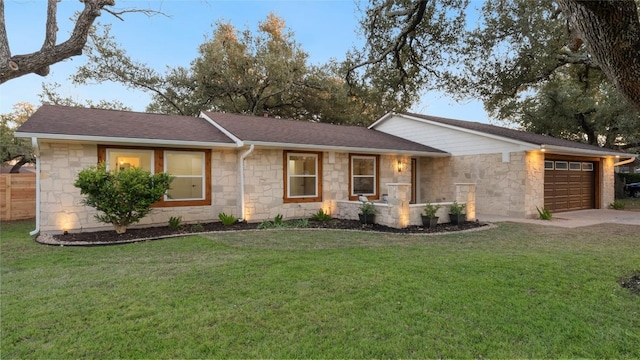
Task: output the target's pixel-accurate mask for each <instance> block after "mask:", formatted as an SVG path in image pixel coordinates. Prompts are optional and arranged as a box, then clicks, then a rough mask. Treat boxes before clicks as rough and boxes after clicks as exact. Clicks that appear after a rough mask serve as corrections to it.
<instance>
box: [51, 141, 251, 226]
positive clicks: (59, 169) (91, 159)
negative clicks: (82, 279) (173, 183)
mask: <svg viewBox="0 0 640 360" xmlns="http://www.w3.org/2000/svg"><path fill="white" fill-rule="evenodd" d="M235 159H236V155H235V151H224V152H220V151H213V153H212V162H213V164H212V169H213V170H212V171H213V176H212V184H213V189H214V191H213V192H212V203H213V206H181V207H165V208H155V209H154V210H153V212H152V213H151V214H150V215H149V216H147V217H145V218H144V219H142V220H141V221H140V222H139V223H138V224H136V225H133V226H132V227H135V226H148V225H151V224H167V222H168V221H169V218H170V217H171V216H182V219H183V221H184V222H187V223H189V222H198V221H200V222H204V221H212V220H217V214H218V213H219V212H222V211H225V212H227V213H234V212H236V208H237V189H238V185H237V176H236V172H237V171H236V168H237V162H236V160H235ZM97 162H98V154H97V146H96V145H95V144H93V145H91V144H80V143H57V142H43V141H41V142H40V169H41V170H40V171H41V172H40V203H41V205H40V230H41V231H42V232H62V231H84V230H89V231H94V230H101V229H111V228H112V227H111V226H110V225H107V224H103V223H100V222H97V221H96V220H95V219H94V215H95V213H96V210H95V209H93V208H91V207H88V206H84V205H82V199H83V196H82V195H80V189H78V188H76V187H75V186H73V183H74V182H75V180H76V178H77V176H78V173H79V172H80V171H81V170H82V169H84V168H86V167H88V166H91V165H96V164H97Z"/></svg>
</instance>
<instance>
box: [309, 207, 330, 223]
mask: <svg viewBox="0 0 640 360" xmlns="http://www.w3.org/2000/svg"><path fill="white" fill-rule="evenodd" d="M311 219H312V220H315V221H322V222H325V221H329V220H331V215H329V213H326V212H324V210H322V209H319V210H318V212H316V213H315V214H313V215H311Z"/></svg>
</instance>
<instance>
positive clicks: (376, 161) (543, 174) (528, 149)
mask: <svg viewBox="0 0 640 360" xmlns="http://www.w3.org/2000/svg"><path fill="white" fill-rule="evenodd" d="M16 136H20V137H26V138H31V140H32V143H33V145H34V148H35V149H36V153H37V170H36V175H37V177H38V184H37V197H38V202H37V204H38V209H37V217H36V220H37V229H36V230H34V232H37V231H44V232H61V231H91V230H98V229H102V228H105V225H104V224H101V223H98V222H96V221H95V219H94V217H93V215H94V214H95V210H94V209H93V208H89V207H86V206H84V205H82V203H81V201H82V196H81V195H80V190H79V189H77V188H75V187H74V186H73V183H74V181H75V179H76V176H77V174H78V172H79V171H80V170H82V169H84V168H86V167H88V166H90V165H96V164H97V163H99V162H105V163H106V164H107V167H108V168H109V169H114V170H117V169H122V168H127V167H130V166H135V167H141V168H143V169H146V170H149V171H151V172H163V171H164V172H168V173H170V174H171V175H173V176H174V177H175V179H174V181H173V183H172V187H171V189H170V190H169V192H168V194H167V196H166V197H165V198H164V199H162V200H161V201H159V202H158V203H157V204H156V205H155V209H154V211H153V212H152V214H151V215H149V216H148V217H147V218H145V219H143V221H142V222H141V225H142V226H145V225H151V224H166V223H167V222H168V219H169V218H170V217H172V216H182V218H183V220H184V221H185V222H205V221H215V220H216V219H217V217H218V214H219V213H221V212H224V213H227V214H232V215H234V216H236V217H238V218H241V219H244V220H246V221H252V222H259V221H263V220H267V219H273V218H274V217H275V216H276V215H278V214H282V215H283V216H284V217H285V218H297V217H308V216H309V215H310V214H312V213H315V212H317V211H318V210H319V209H323V210H325V211H327V212H329V213H330V214H331V215H333V216H337V217H345V218H357V206H358V205H359V201H358V197H359V195H365V196H367V197H368V199H370V200H372V201H374V202H375V204H376V207H377V209H378V210H379V215H380V216H379V221H378V222H380V223H384V224H388V225H391V226H397V227H402V226H407V225H410V224H417V223H419V221H420V220H419V219H420V218H419V214H420V212H421V210H422V208H423V206H424V203H425V202H427V201H429V202H435V203H442V204H444V205H447V204H450V203H451V202H452V201H454V200H456V201H459V202H464V203H467V206H468V218H470V219H474V218H475V216H476V213H479V214H496V215H507V216H517V217H530V216H533V215H534V214H537V212H536V207H540V208H542V207H547V208H550V209H551V210H552V211H565V210H574V209H590V208H603V207H606V206H607V205H608V204H609V203H611V202H613V200H614V199H613V194H614V193H613V188H614V185H613V183H614V181H613V176H614V175H613V173H614V166H616V165H620V164H623V163H626V162H628V161H633V159H634V157H633V156H631V155H628V154H626V153H622V152H616V151H613V150H608V149H602V148H599V147H595V146H590V145H585V144H581V143H576V142H571V141H565V140H559V139H555V138H551V137H547V136H542V135H536V134H531V133H527V132H522V131H517V130H512V129H506V128H502V127H497V126H493V125H487V124H480V123H473V122H467V121H461V120H452V119H444V118H437V117H431V116H425V115H419V114H411V113H388V114H386V115H385V116H383V117H382V118H381V119H379V120H378V121H376V122H375V123H374V124H372V125H371V126H370V127H369V128H364V127H355V126H341V125H331V124H325V123H312V122H302V121H294V120H286V119H274V118H266V117H256V116H247V115H238V114H228V113H217V112H208V111H203V112H202V113H201V114H200V116H199V117H187V116H176V115H161V114H149V113H139V112H127V111H115V110H103V109H87V108H76V107H65V106H57V105H44V106H42V107H41V108H40V109H39V110H38V111H37V112H36V113H35V114H33V115H32V116H31V117H30V118H29V120H27V121H26V122H25V123H24V124H23V125H22V126H21V127H20V128H19V129H18V131H17V132H16ZM622 160H625V161H622ZM442 211H444V210H442ZM442 221H446V214H443V220H442Z"/></svg>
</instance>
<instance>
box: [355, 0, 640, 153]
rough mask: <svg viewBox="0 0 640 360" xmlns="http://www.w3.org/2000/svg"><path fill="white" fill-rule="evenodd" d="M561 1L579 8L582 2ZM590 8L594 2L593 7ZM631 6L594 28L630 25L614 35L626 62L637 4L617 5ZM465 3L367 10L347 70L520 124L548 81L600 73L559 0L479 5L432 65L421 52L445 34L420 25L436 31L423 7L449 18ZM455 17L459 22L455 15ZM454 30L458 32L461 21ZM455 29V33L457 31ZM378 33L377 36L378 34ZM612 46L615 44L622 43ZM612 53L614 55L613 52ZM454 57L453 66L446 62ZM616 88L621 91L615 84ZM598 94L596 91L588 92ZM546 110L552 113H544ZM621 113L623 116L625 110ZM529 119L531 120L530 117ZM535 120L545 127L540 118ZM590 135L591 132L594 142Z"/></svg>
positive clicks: (385, 3) (385, 4) (384, 3)
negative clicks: (469, 103) (477, 102)
mask: <svg viewBox="0 0 640 360" xmlns="http://www.w3.org/2000/svg"><path fill="white" fill-rule="evenodd" d="M564 1H565V2H581V1H580V0H564ZM592 3H599V1H593V2H592ZM629 4H631V5H632V7H633V10H634V11H630V13H631V14H632V18H633V19H629V16H621V14H620V13H619V12H618V13H617V15H611V16H610V17H609V18H607V19H605V21H603V22H602V23H600V25H599V26H602V27H605V26H612V24H614V19H613V18H615V17H616V16H617V17H618V18H616V19H617V20H619V21H624V22H625V23H626V24H627V25H628V26H627V27H626V28H623V29H624V30H625V31H627V30H628V31H627V34H626V35H625V36H626V37H625V36H621V37H620V38H621V39H623V40H624V41H626V44H627V45H626V46H623V47H624V48H625V51H626V52H624V54H625V56H632V55H633V51H635V50H638V49H640V48H637V47H636V46H635V45H633V42H632V40H633V39H635V31H636V30H637V29H640V25H639V24H638V15H637V8H636V5H635V3H633V1H631V2H629V1H623V2H620V8H622V9H627V10H629ZM467 5H468V4H466V3H464V2H456V3H452V2H450V1H441V2H439V1H435V0H429V1H426V0H425V1H419V2H404V1H400V0H397V1H395V0H380V1H378V2H375V3H374V4H373V5H372V6H371V7H370V8H369V9H368V10H367V13H366V15H365V17H364V18H363V21H362V23H363V27H364V29H365V34H366V36H367V48H366V49H365V51H364V52H360V53H357V55H359V56H360V57H359V59H365V60H360V61H359V62H356V65H354V66H353V67H352V69H360V67H364V68H365V69H366V70H367V71H370V72H371V73H372V76H374V77H382V78H386V79H387V80H388V81H396V82H398V83H399V84H402V83H403V82H404V83H407V82H408V83H409V84H411V82H412V81H416V80H414V79H415V78H417V79H418V81H417V82H416V83H415V84H411V85H412V86H413V87H419V86H426V87H427V88H439V89H441V90H444V91H446V92H448V93H450V94H453V95H455V96H457V97H459V98H475V99H481V100H482V101H483V103H484V105H485V108H486V109H487V110H488V111H489V112H490V113H491V114H492V115H494V116H497V117H499V118H501V119H507V120H511V121H516V122H518V123H521V124H524V123H526V122H527V121H528V120H526V119H516V115H517V114H520V115H522V114H523V112H524V109H522V108H520V109H518V108H517V107H518V106H523V105H524V104H525V103H527V102H526V101H525V100H526V99H527V98H528V97H530V96H532V95H535V94H536V93H537V92H538V91H540V90H541V89H542V88H543V87H545V84H546V83H547V82H549V81H553V82H554V83H555V84H556V85H557V84H558V83H557V82H558V81H564V80H569V79H570V77H566V76H562V75H559V74H563V73H564V74H565V75H566V74H569V73H571V72H574V73H575V70H570V69H569V68H572V67H574V68H576V69H577V68H580V69H586V71H587V72H588V73H591V74H596V73H597V72H600V71H601V70H600V69H601V66H602V64H601V62H602V61H603V60H598V59H597V58H596V57H594V56H592V54H591V52H592V50H591V49H590V48H589V47H586V46H584V44H583V41H582V40H581V37H579V36H576V34H577V32H576V31H569V32H568V31H567V29H568V28H569V29H571V28H570V27H568V24H571V20H570V19H569V20H568V19H567V17H563V14H564V13H563V10H564V9H562V8H560V7H558V2H556V1H554V0H495V1H485V2H484V3H483V5H482V9H481V12H480V14H481V17H480V21H479V22H478V25H477V26H476V27H475V28H471V26H470V25H469V26H467V28H468V30H465V31H460V33H459V34H458V38H457V40H455V41H453V42H446V43H445V47H444V49H443V52H444V54H442V55H441V59H443V60H448V61H439V62H436V63H433V62H432V59H433V58H434V57H433V56H430V55H428V52H427V51H433V49H438V48H439V44H438V41H436V40H435V38H434V36H433V35H432V32H435V33H436V34H437V35H439V34H441V33H442V31H443V30H442V29H441V27H438V26H431V27H424V28H421V27H420V24H423V23H427V24H434V23H435V24H436V25H437V23H436V22H435V21H434V19H433V17H432V16H433V15H432V14H434V13H437V10H436V11H425V10H423V9H430V8H437V9H440V11H441V12H442V11H444V12H445V13H447V14H457V13H458V12H459V11H463V10H464V9H466V7H467ZM587 7H588V8H594V9H595V11H596V12H598V11H600V10H601V8H599V7H598V6H591V5H589V6H587ZM602 8H604V10H602V11H605V10H607V8H609V7H608V6H605V5H602ZM607 11H608V10H607ZM633 14H635V15H633ZM378 17H380V18H389V19H393V21H392V20H387V22H382V24H384V26H381V25H379V24H381V23H380V21H378V20H377V19H378ZM455 19H456V20H458V21H462V20H461V19H460V18H459V17H456V18H455ZM474 20H475V19H474ZM575 21H582V20H575ZM575 21H574V22H575ZM389 23H390V25H389ZM455 24H457V25H459V26H464V25H460V23H455ZM459 26H458V28H457V29H460V27H459ZM378 27H381V30H380V29H377V28H378ZM374 29H375V31H374ZM627 35H628V36H627ZM627 38H629V39H627ZM416 39H417V40H416ZM625 39H626V40H625ZM610 40H611V39H610ZM611 41H612V42H618V43H620V39H613V40H611ZM624 41H623V42H624ZM371 44H378V45H376V46H372V45H371ZM595 44H596V45H595V46H604V44H599V43H597V42H596V43H595ZM425 49H427V50H426V51H425ZM634 49H635V50H634ZM627 50H629V51H627ZM610 51H612V52H616V49H612V50H610ZM612 56H614V55H613V54H612ZM615 56H619V54H616V55H615ZM634 56H635V57H632V58H631V60H630V61H629V64H630V66H631V67H632V68H634V67H635V65H634V64H635V63H636V62H637V61H640V60H638V59H640V52H638V53H637V54H636V55H634ZM356 59H358V58H357V57H356ZM391 59H401V60H402V59H404V61H390V60H391ZM454 59H455V61H452V60H454ZM425 63H426V64H429V66H428V67H425V65H424V64H425ZM376 67H377V69H376ZM616 67H623V65H622V64H620V63H618V65H616ZM625 71H626V70H625ZM631 71H633V70H631ZM412 72H413V73H416V72H417V73H419V74H421V76H423V77H424V76H427V75H429V76H430V79H429V80H428V81H424V80H423V79H422V78H421V77H420V76H418V77H415V78H411V77H406V76H404V74H411V73H412ZM625 73H626V74H627V75H628V76H629V78H628V80H630V81H628V82H631V83H632V84H631V86H632V87H633V86H635V87H640V81H638V79H639V78H640V77H638V76H636V75H633V72H629V71H626V72H625ZM607 75H608V74H607ZM633 76H635V78H634V77H633ZM598 83H602V84H603V85H602V86H601V87H600V88H603V87H606V84H604V83H603V82H602V81H600V80H599V81H598ZM614 85H615V83H614ZM551 87H553V86H551ZM616 87H617V88H620V86H617V85H616ZM597 88H598V87H594V89H597ZM549 89H550V87H547V88H546V90H549ZM627 92H628V91H627ZM607 94H610V95H612V94H613V91H612V90H608V91H607ZM616 96H617V95H616ZM627 98H628V96H627ZM564 99H565V100H567V101H571V100H568V99H566V98H564ZM556 100H557V99H556ZM593 101H596V99H593ZM532 103H533V102H528V106H529V107H530V105H531V104H532ZM549 109H551V108H547V110H549ZM556 109H559V108H556ZM565 110H567V109H565ZM625 112H629V109H627V110H625ZM529 113H530V114H531V112H530V111H529ZM632 113H634V112H632ZM556 118H557V117H556ZM592 118H595V117H592ZM631 118H632V119H635V120H634V121H636V122H635V124H636V127H640V123H638V122H637V116H631ZM540 120H541V121H543V119H540ZM603 121H604V119H603ZM530 128H539V127H530ZM601 128H602V127H601ZM596 137H597V134H596V136H594V137H593V138H596ZM607 143H610V142H607Z"/></svg>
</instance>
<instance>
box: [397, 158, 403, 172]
mask: <svg viewBox="0 0 640 360" xmlns="http://www.w3.org/2000/svg"><path fill="white" fill-rule="evenodd" d="M397 166H398V172H402V168H403V164H402V161H400V160H398V164H397Z"/></svg>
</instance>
